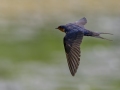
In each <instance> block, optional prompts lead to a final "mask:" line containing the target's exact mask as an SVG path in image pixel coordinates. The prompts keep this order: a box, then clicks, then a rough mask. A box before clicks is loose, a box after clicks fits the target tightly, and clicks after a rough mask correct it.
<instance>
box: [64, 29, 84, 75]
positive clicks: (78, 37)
mask: <svg viewBox="0 0 120 90" xmlns="http://www.w3.org/2000/svg"><path fill="white" fill-rule="evenodd" d="M82 38H83V32H81V31H76V32H72V33H69V34H66V36H65V37H64V48H65V52H66V57H67V62H68V66H69V70H70V72H71V74H72V76H74V75H75V73H76V71H77V69H78V66H79V63H80V53H81V52H80V44H81V42H82Z"/></svg>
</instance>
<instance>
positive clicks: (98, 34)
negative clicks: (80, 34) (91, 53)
mask: <svg viewBox="0 0 120 90" xmlns="http://www.w3.org/2000/svg"><path fill="white" fill-rule="evenodd" d="M100 34H109V35H113V34H111V33H102V32H101V33H97V34H96V35H95V36H93V37H96V38H101V39H105V40H108V41H112V40H110V39H107V38H104V37H101V36H100Z"/></svg>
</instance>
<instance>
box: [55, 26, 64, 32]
mask: <svg viewBox="0 0 120 90" xmlns="http://www.w3.org/2000/svg"><path fill="white" fill-rule="evenodd" d="M56 29H59V30H60V31H62V32H65V26H64V25H61V26H58V27H57V28H56Z"/></svg>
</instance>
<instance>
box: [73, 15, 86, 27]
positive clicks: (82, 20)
mask: <svg viewBox="0 0 120 90" xmlns="http://www.w3.org/2000/svg"><path fill="white" fill-rule="evenodd" d="M86 23H87V19H86V18H85V17H83V18H81V19H80V20H78V21H76V22H74V24H76V25H78V26H80V27H82V28H84V25H85V24H86Z"/></svg>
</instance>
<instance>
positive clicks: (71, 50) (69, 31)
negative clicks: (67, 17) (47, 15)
mask: <svg viewBox="0 0 120 90" xmlns="http://www.w3.org/2000/svg"><path fill="white" fill-rule="evenodd" d="M86 23H87V19H86V18H85V17H83V18H81V19H79V20H78V21H75V22H73V23H68V24H65V25H60V26H58V27H57V28H56V29H58V30H60V31H62V32H64V33H65V34H66V35H65V37H64V39H63V44H64V49H65V53H66V58H67V63H68V67H69V70H70V73H71V75H72V76H75V73H76V72H77V69H78V66H79V64H80V56H81V51H80V45H81V43H82V39H83V36H91V37H96V38H101V39H105V40H109V41H112V40H110V39H106V38H103V37H101V36H100V35H101V34H110V35H113V34H111V33H103V32H93V31H91V30H88V29H86V28H85V27H84V25H85V24H86Z"/></svg>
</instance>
